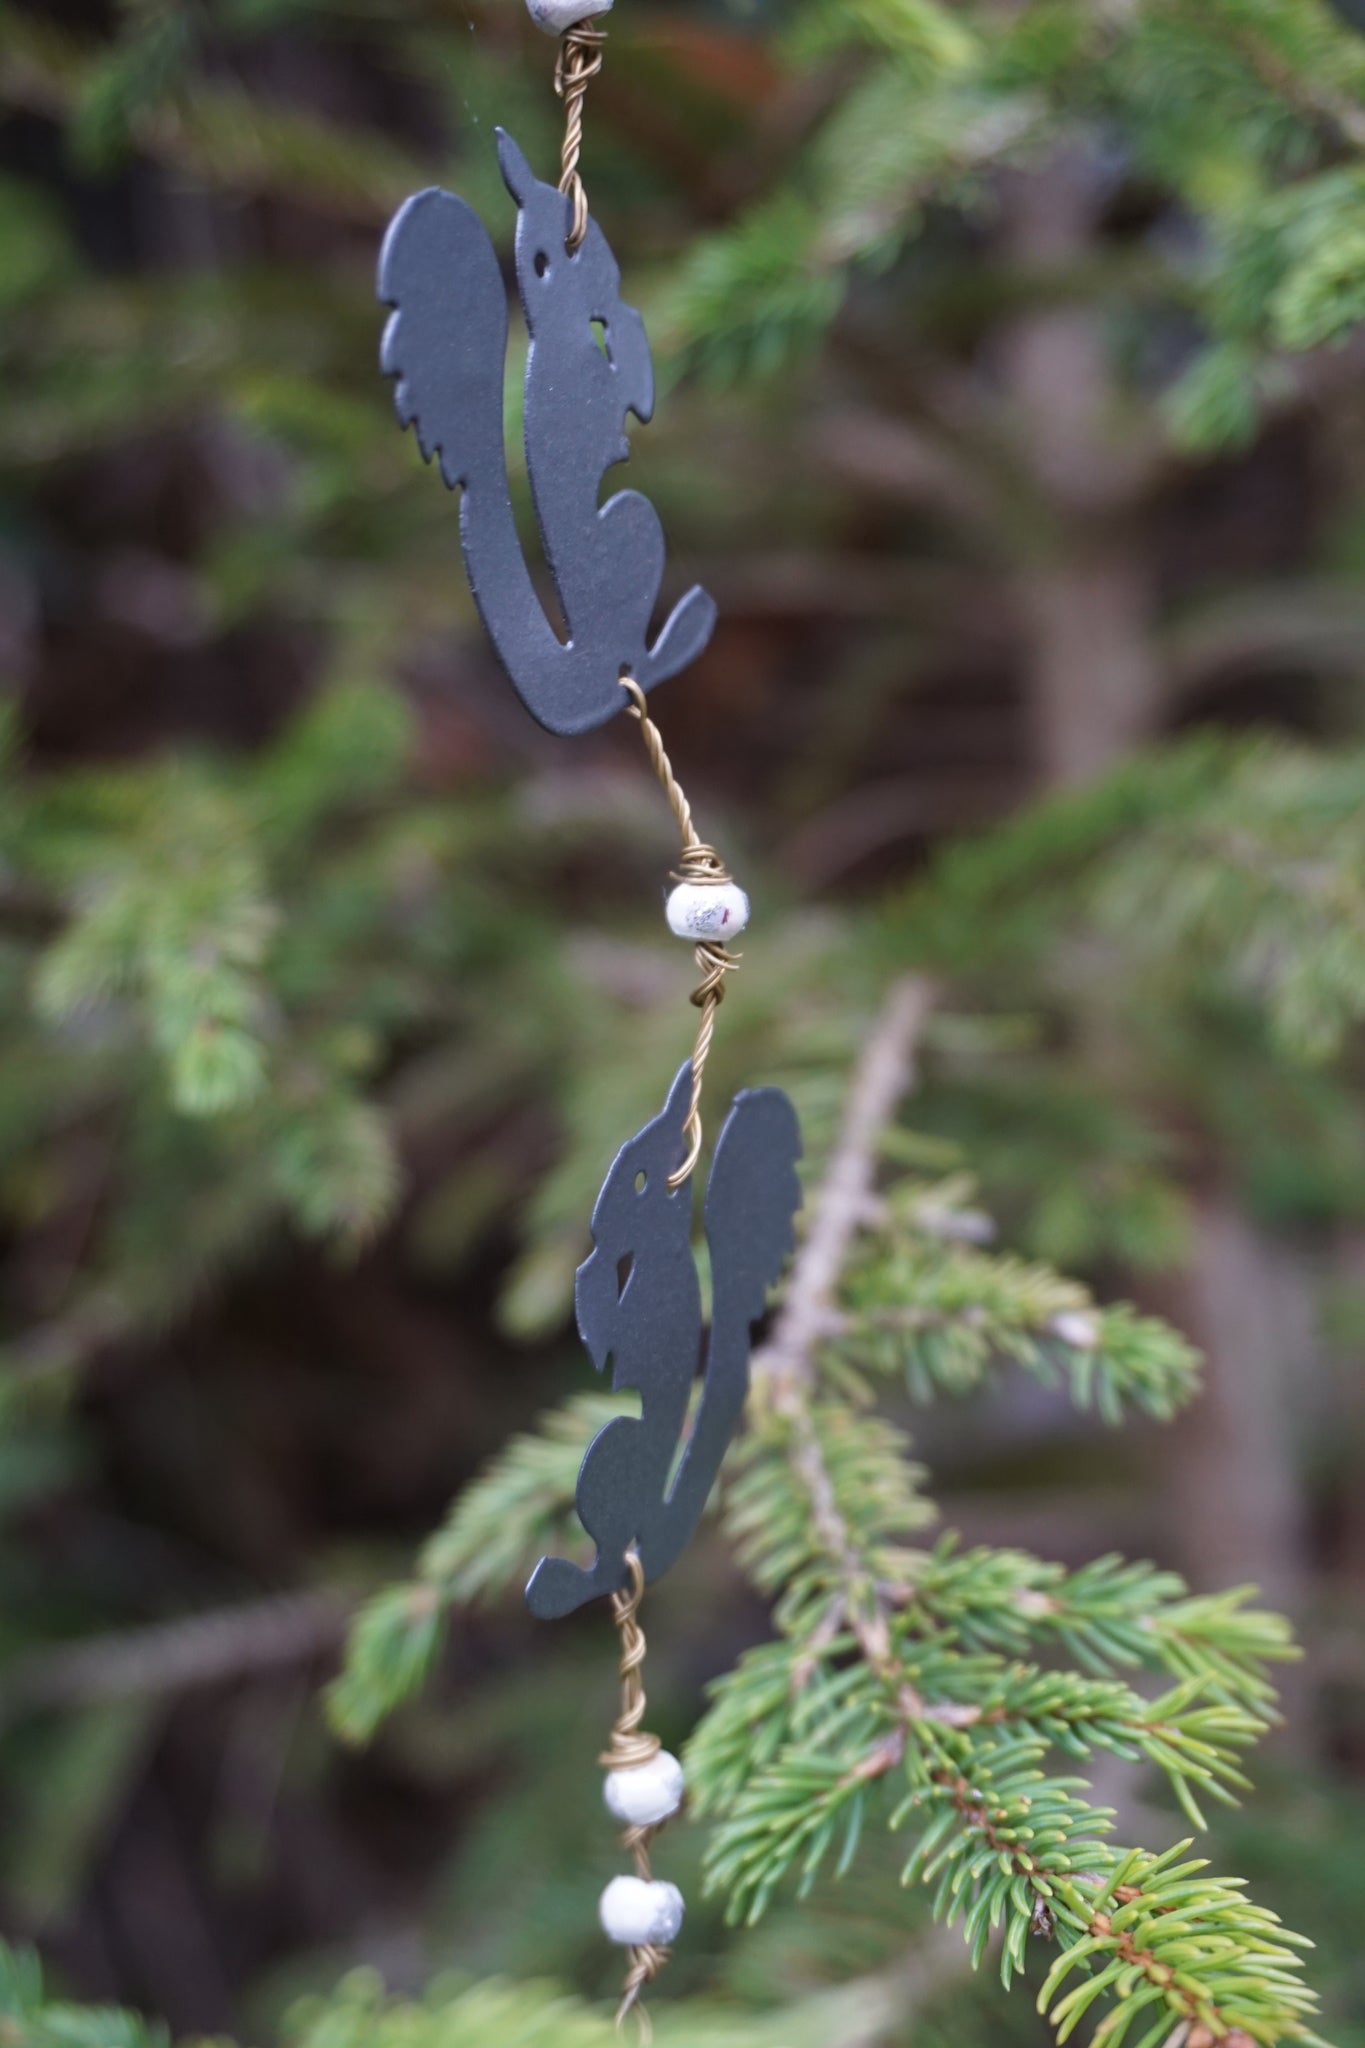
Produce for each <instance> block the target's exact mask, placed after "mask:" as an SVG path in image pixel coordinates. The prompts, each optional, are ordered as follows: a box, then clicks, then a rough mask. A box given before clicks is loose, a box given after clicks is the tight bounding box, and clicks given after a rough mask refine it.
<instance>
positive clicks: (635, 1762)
mask: <svg viewBox="0 0 1365 2048" xmlns="http://www.w3.org/2000/svg"><path fill="white" fill-rule="evenodd" d="M626 1568H627V1570H628V1572H629V1574H630V1580H629V1584H628V1585H626V1586H625V1587H623V1588H622V1590H621V1591H620V1592H619V1593H613V1594H612V1596H611V1614H612V1620H613V1621H614V1622H615V1623H616V1627H617V1631H618V1633H619V1635H620V1637H621V1664H620V1671H621V1711H620V1713H619V1714H618V1715H617V1717H616V1720H615V1722H614V1724H613V1726H612V1731H611V1741H610V1742H609V1744H608V1745H607V1747H606V1749H604V1750H603V1752H602V1754H601V1756H600V1757H599V1758H598V1759H597V1761H598V1762H599V1763H600V1764H601V1765H602V1767H603V1769H604V1770H608V1771H623V1770H636V1769H638V1768H639V1766H640V1765H641V1764H647V1763H649V1762H650V1761H651V1759H652V1758H654V1757H656V1756H657V1755H658V1753H659V1750H660V1749H661V1747H662V1744H661V1743H660V1741H659V1738H658V1736H657V1735H651V1734H649V1733H648V1732H647V1731H645V1730H642V1729H641V1727H640V1723H641V1721H642V1720H643V1719H644V1715H645V1688H644V1681H643V1679H642V1677H641V1668H642V1666H643V1664H644V1661H645V1647H646V1645H645V1632H644V1630H643V1629H642V1628H641V1626H640V1622H639V1611H640V1602H641V1600H643V1598H644V1592H645V1572H644V1566H643V1565H642V1564H641V1562H640V1554H639V1552H638V1551H637V1550H634V1549H632V1550H628V1551H627V1552H626ZM658 1831H659V1830H658V1827H657V1826H652V1827H638V1826H637V1827H630V1828H627V1829H626V1830H625V1832H624V1834H623V1835H622V1836H621V1846H622V1847H623V1848H625V1849H629V1850H630V1853H631V1855H632V1857H633V1858H634V1862H635V1874H636V1876H637V1877H640V1878H643V1879H644V1880H645V1882H646V1883H648V1882H649V1881H650V1879H651V1878H652V1876H653V1871H652V1869H651V1867H650V1861H649V1845H650V1842H651V1841H652V1840H653V1838H654V1836H655V1835H656V1834H657V1833H658ZM669 1953H670V1951H669V1950H668V1949H667V1948H663V1947H659V1946H658V1945H656V1944H655V1943H653V1942H649V1943H642V1944H640V1945H639V1946H638V1947H635V1948H632V1949H631V1951H630V1967H629V1969H628V1970H627V1972H626V1978H625V1982H624V1984H623V1985H622V1987H621V2002H620V2004H619V2005H618V2006H617V2008H616V2025H617V2028H618V2030H619V2029H620V2028H621V2027H623V2026H624V2025H625V2022H626V2018H627V2016H628V2014H630V2013H631V2012H634V2014H635V2020H636V2025H637V2027H638V2028H639V2033H640V2039H641V2041H642V2042H645V2043H648V2042H649V2041H651V2040H652V2039H653V2034H654V2030H653V2028H652V2026H651V2025H650V2021H649V2015H648V2013H647V2012H646V2011H645V2008H644V2006H643V2005H642V2004H641V2002H640V2000H641V1996H642V1994H643V1993H644V1991H645V1990H646V1988H647V1987H648V1986H649V1985H650V1984H652V1983H653V1982H654V1979H655V1978H656V1977H657V1976H658V1974H659V1972H660V1970H662V1968H663V1967H664V1964H665V1963H666V1962H667V1961H668V1958H669Z"/></svg>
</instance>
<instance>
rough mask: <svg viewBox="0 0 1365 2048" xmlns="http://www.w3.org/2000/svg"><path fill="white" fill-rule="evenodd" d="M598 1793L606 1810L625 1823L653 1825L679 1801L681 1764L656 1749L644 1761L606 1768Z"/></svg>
mask: <svg viewBox="0 0 1365 2048" xmlns="http://www.w3.org/2000/svg"><path fill="white" fill-rule="evenodd" d="M602 1797H603V1798H604V1799H605V1800H606V1802H607V1812H608V1813H611V1814H614V1815H615V1817H616V1819H617V1820H620V1821H624V1822H625V1824H626V1826H627V1827H632V1828H655V1827H657V1826H658V1825H659V1822H660V1821H662V1820H667V1819H668V1817H669V1815H670V1814H674V1813H676V1812H677V1810H678V1808H679V1807H680V1806H681V1805H682V1800H683V1768H682V1765H681V1764H680V1763H679V1762H678V1759H677V1758H676V1757H675V1756H670V1755H669V1753H668V1751H667V1750H666V1749H661V1750H658V1751H656V1753H655V1754H654V1755H653V1756H652V1757H651V1758H650V1760H649V1762H648V1763H647V1764H636V1765H635V1766H634V1767H633V1768H632V1769H630V1770H625V1771H608V1772H607V1777H606V1782H605V1784H604V1785H603V1787H602Z"/></svg>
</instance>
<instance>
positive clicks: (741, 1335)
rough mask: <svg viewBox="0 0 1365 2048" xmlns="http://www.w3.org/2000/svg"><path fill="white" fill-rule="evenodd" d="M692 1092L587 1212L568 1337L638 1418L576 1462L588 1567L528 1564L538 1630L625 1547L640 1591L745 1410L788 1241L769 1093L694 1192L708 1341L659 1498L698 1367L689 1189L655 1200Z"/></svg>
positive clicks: (785, 1175) (787, 1106) (630, 1150)
mask: <svg viewBox="0 0 1365 2048" xmlns="http://www.w3.org/2000/svg"><path fill="white" fill-rule="evenodd" d="M691 1080H692V1067H691V1062H690V1061H689V1062H688V1063H687V1064H686V1065H684V1067H683V1068H682V1070H681V1072H680V1073H679V1075H678V1078H677V1080H676V1081H675V1082H674V1083H673V1086H672V1088H671V1089H670V1091H669V1096H668V1101H667V1102H666V1103H665V1105H664V1108H663V1110H662V1112H661V1114H660V1115H658V1116H656V1117H655V1118H653V1120H652V1121H651V1122H650V1123H647V1124H646V1125H645V1127H644V1129H643V1130H642V1131H640V1132H639V1133H637V1135H636V1136H635V1137H633V1138H631V1139H630V1140H629V1142H628V1143H627V1144H626V1145H624V1146H623V1147H622V1148H621V1151H620V1152H619V1153H618V1154H617V1156H616V1159H615V1161H614V1162H613V1164H612V1167H611V1171H610V1172H609V1173H608V1175H607V1178H606V1180H605V1182H604V1183H603V1187H602V1192H601V1194H600V1195H599V1196H598V1198H597V1206H596V1208H595V1209H594V1210H593V1216H592V1233H593V1244H594V1249H593V1251H592V1253H591V1255H590V1256H589V1257H588V1258H587V1259H585V1260H584V1262H583V1264H582V1265H581V1266H580V1267H579V1269H578V1277H577V1281H576V1284H575V1289H574V1301H575V1307H576V1310H577V1316H578V1328H579V1333H580V1335H581V1336H582V1338H583V1342H584V1344H585V1345H586V1346H587V1348H588V1351H589V1353H590V1355H591V1357H592V1361H593V1364H594V1365H595V1366H596V1367H597V1369H598V1371H599V1372H602V1371H604V1370H605V1369H606V1367H607V1365H608V1363H610V1365H611V1367H612V1385H613V1386H614V1387H635V1388H637V1389H638V1390H639V1394H640V1401H641V1406H640V1414H639V1416H638V1417H636V1416H630V1415H620V1416H617V1417H615V1418H614V1419H613V1420H612V1421H611V1422H609V1423H608V1424H607V1425H606V1427H605V1429H602V1430H600V1431H599V1432H598V1434H597V1436H596V1437H594V1439H593V1441H592V1443H591V1444H590V1445H589V1446H588V1450H587V1453H586V1455H585V1457H584V1459H583V1464H582V1467H581V1469H580V1471H579V1475H578V1491H577V1504H578V1515H579V1519H580V1521H581V1522H582V1524H583V1527H584V1528H585V1529H586V1530H587V1532H588V1534H589V1535H590V1536H591V1537H592V1538H593V1540H594V1542H595V1543H596V1545H597V1558H596V1561H595V1563H594V1564H593V1565H592V1566H590V1567H589V1568H587V1569H584V1568H583V1567H581V1566H579V1565H576V1564H571V1563H570V1562H569V1561H568V1560H567V1559H566V1558H562V1557H543V1558H542V1559H541V1560H540V1563H539V1564H538V1565H537V1566H536V1569H535V1571H534V1572H533V1573H532V1575H531V1582H530V1584H529V1585H528V1587H527V1588H526V1604H527V1606H528V1607H529V1608H530V1609H531V1612H532V1613H533V1614H535V1615H539V1616H540V1617H542V1618H544V1619H551V1618H553V1617H555V1616H557V1615H561V1614H569V1613H571V1612H572V1611H573V1609H574V1608H575V1607H580V1606H582V1604H583V1602H584V1601H585V1600H591V1599H593V1598H594V1596H595V1595H597V1594H599V1593H611V1592H615V1591H617V1590H618V1589H619V1588H620V1587H621V1586H622V1585H623V1584H624V1583H625V1578H626V1569H625V1563H624V1560H625V1554H626V1552H627V1550H628V1549H629V1548H630V1547H631V1546H632V1545H634V1547H635V1548H636V1550H637V1551H638V1552H639V1556H640V1562H641V1564H642V1566H643V1567H644V1574H645V1577H646V1578H647V1579H656V1578H658V1577H659V1575H660V1573H662V1572H665V1571H667V1569H668V1567H669V1566H670V1565H671V1564H672V1563H673V1561H674V1559H675V1558H676V1557H677V1556H678V1554H679V1552H680V1551H681V1550H682V1549H683V1547H684V1545H685V1544H686V1542H687V1540H688V1538H689V1536H690V1535H691V1534H692V1531H693V1529H694V1528H695V1527H696V1524H697V1521H698V1518H699V1517H700V1515H701V1511H702V1509H703V1508H704V1507H705V1505H706V1497H707V1495H708V1494H709V1493H710V1491H711V1486H712V1483H713V1481H714V1479H715V1477H716V1473H717V1471H718V1469H719V1466H720V1461H721V1458H722V1457H723V1456H724V1453H725V1447H726V1445H727V1444H728V1443H729V1441H730V1438H731V1436H732V1435H733V1433H734V1430H735V1426H736V1424H737V1423H738V1421H739V1418H740V1415H741V1413H742V1411H743V1408H744V1401H745V1397H746V1395H747V1393H748V1389H749V1351H750V1345H751V1333H752V1328H753V1325H754V1324H755V1323H756V1322H757V1321H758V1319H759V1317H760V1316H761V1315H762V1314H763V1311H764V1306H765V1303H766V1299H767V1292H768V1289H769V1287H770V1286H771V1285H772V1283H773V1282H774V1281H775V1280H776V1279H777V1277H778V1275H779V1274H780V1273H781V1271H782V1267H783V1264H784V1263H785V1261H786V1258H787V1255H788V1253H789V1252H790V1251H791V1249H792V1246H793V1243H794V1241H795V1233H794V1229H793V1218H794V1217H795V1214H796V1211H797V1210H798V1209H799V1208H800V1206H801V1187H800V1183H799V1181H798V1180H797V1177H796V1161H797V1160H798V1159H799V1158H800V1156H801V1134H800V1130H799V1128H798V1125H797V1121H796V1112H795V1110H794V1109H793V1108H792V1106H791V1103H790V1102H789V1101H788V1099H787V1097H786V1096H785V1095H784V1094H783V1093H782V1091H781V1089H779V1088H753V1089H746V1090H745V1091H744V1092H743V1093H741V1094H739V1095H737V1096H736V1097H735V1100H734V1103H733V1105H732V1107H731V1110H730V1114H729V1116H728V1117H727V1118H726V1120H725V1124H724V1127H723V1129H722V1131H721V1134H720V1137H719V1139H718V1140H717V1143H716V1150H715V1157H714V1159H713V1161H712V1165H711V1173H710V1178H709V1179H708V1181H707V1185H706V1199H705V1205H704V1217H705V1223H706V1243H707V1248H708V1251H709V1252H710V1258H711V1282H712V1297H713V1308H712V1314H711V1329H710V1333H709V1336H708V1338H707V1341H706V1356H705V1377H704V1379H703V1383H702V1395H701V1401H700V1404H699V1406H698V1408H697V1414H696V1420H695V1423H694V1425H693V1428H692V1433H691V1435H690V1437H689V1438H688V1440H687V1445H686V1448H685V1449H684V1451H683V1454H682V1460H681V1462H680V1463H679V1464H678V1469H677V1475H676V1477H675V1478H674V1480H673V1483H672V1485H671V1486H670V1485H669V1474H670V1472H672V1470H673V1466H674V1463H675V1461H676V1458H677V1452H678V1447H679V1443H680V1441H681V1439H682V1435H683V1429H684V1425H685V1423H686V1419H687V1408H688V1402H689V1399H690V1396H691V1392H692V1386H693V1382H694V1380H695V1378H696V1374H697V1366H698V1362H699V1360H700V1357H701V1352H702V1320H701V1290H700V1287H699V1285H698V1281H697V1271H696V1266H695V1264H694V1262H693V1257H692V1246H691V1241H690V1239H691V1208H692V1203H691V1192H690V1191H691V1182H690V1180H689V1181H685V1182H684V1183H683V1185H682V1186H681V1187H680V1188H678V1189H676V1190H670V1188H669V1186H668V1176H669V1173H670V1172H671V1171H672V1169H673V1168H674V1167H675V1166H676V1165H677V1163H678V1160H679V1158H680V1157H681V1155H682V1151H683V1121H684V1119H685V1117H686V1115H687V1109H688V1104H689V1101H690V1099H691Z"/></svg>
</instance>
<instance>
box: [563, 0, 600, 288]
mask: <svg viewBox="0 0 1365 2048" xmlns="http://www.w3.org/2000/svg"><path fill="white" fill-rule="evenodd" d="M606 40H607V35H606V30H605V29H600V28H594V27H593V25H592V23H591V22H588V21H579V22H575V24H574V26H573V27H572V28H570V29H566V30H565V32H564V36H563V39H562V40H561V42H560V45H559V54H558V55H557V57H556V58H555V91H556V92H557V93H558V94H559V97H560V98H561V99H562V100H563V102H564V143H563V147H562V148H561V150H560V156H559V165H560V168H559V189H560V191H561V192H562V193H564V195H565V197H566V198H567V199H568V200H569V201H570V202H571V204H572V207H573V218H572V220H571V222H570V225H569V232H568V234H567V236H566V237H565V241H564V246H565V248H566V249H567V250H568V251H569V253H570V254H571V255H572V253H573V251H574V250H575V249H580V248H581V247H582V246H583V237H584V235H586V234H587V232H588V195H587V192H586V191H585V189H584V185H583V180H582V177H581V176H580V175H579V170H578V159H579V157H580V155H581V154H582V150H583V102H584V100H585V99H586V98H587V93H588V87H589V86H590V85H591V84H592V81H593V80H594V78H596V76H597V74H598V72H599V71H600V70H601V69H602V55H603V45H604V44H605V43H606Z"/></svg>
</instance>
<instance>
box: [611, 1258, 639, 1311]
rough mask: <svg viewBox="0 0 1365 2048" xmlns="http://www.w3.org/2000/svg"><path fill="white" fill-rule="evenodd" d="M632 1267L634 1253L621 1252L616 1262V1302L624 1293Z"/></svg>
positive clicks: (633, 1264) (633, 1265)
mask: <svg viewBox="0 0 1365 2048" xmlns="http://www.w3.org/2000/svg"><path fill="white" fill-rule="evenodd" d="M634 1267H635V1254H634V1252H622V1254H621V1256H620V1258H619V1259H618V1260H617V1261H616V1299H617V1300H618V1301H619V1300H620V1299H621V1296H622V1295H623V1294H624V1293H625V1291H626V1282H627V1281H628V1280H629V1278H630V1276H631V1273H632V1272H633V1270H634Z"/></svg>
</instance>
